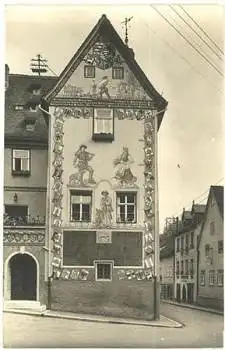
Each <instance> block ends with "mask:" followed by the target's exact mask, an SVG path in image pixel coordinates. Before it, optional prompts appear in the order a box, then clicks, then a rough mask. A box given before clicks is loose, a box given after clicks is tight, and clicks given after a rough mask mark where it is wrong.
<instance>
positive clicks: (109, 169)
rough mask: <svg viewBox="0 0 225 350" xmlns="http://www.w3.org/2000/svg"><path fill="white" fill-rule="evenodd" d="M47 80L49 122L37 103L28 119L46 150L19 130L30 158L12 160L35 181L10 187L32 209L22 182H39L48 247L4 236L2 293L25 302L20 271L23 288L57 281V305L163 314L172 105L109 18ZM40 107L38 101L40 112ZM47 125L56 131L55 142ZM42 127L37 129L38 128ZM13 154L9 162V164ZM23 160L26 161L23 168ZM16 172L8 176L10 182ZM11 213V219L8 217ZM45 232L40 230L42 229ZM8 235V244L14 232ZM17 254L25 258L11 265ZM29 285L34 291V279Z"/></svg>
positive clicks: (52, 298)
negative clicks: (162, 173)
mask: <svg viewBox="0 0 225 350" xmlns="http://www.w3.org/2000/svg"><path fill="white" fill-rule="evenodd" d="M36 79H38V78H36ZM43 80H45V79H43ZM47 81H48V79H47V78H46V82H47ZM49 84H50V85H51V86H48V89H47V91H48V92H47V93H45V94H44V97H43V98H41V107H40V108H41V109H42V111H43V110H44V111H45V112H43V116H42V115H41V114H40V112H39V110H40V108H39V107H38V108H37V109H36V107H35V108H34V109H35V111H34V112H33V111H32V112H31V113H33V114H32V118H31V117H29V118H28V119H29V123H30V119H31V120H32V121H33V116H34V119H35V120H36V119H38V121H39V122H41V125H43V129H44V130H45V134H44V141H45V148H44V149H42V150H41V151H40V154H39V152H38V150H39V148H40V147H41V146H39V144H40V143H38V136H37V137H36V138H35V137H34V134H30V133H31V131H28V129H29V130H30V128H31V129H32V130H33V127H31V126H29V127H28V129H26V132H25V134H24V133H22V135H23V136H24V138H25V139H26V147H25V146H23V145H20V141H21V140H22V137H21V134H20V133H19V134H17V136H19V138H17V142H18V143H17V144H16V145H15V147H18V149H21V147H22V149H23V150H25V152H22V153H18V154H17V153H16V154H14V153H12V154H13V156H14V158H16V157H20V158H19V159H20V161H15V162H14V161H12V163H13V164H14V163H15V164H17V166H18V167H19V164H20V167H21V166H24V167H25V168H22V170H25V172H27V171H28V170H30V168H29V166H28V165H29V164H31V166H32V167H31V172H30V171H29V175H30V177H29V178H27V179H28V180H29V181H30V182H28V181H27V180H25V181H24V182H23V183H21V180H20V182H19V183H18V184H16V183H15V180H16V179H14V177H13V181H12V182H11V186H13V192H12V191H11V192H12V195H13V196H14V192H15V193H17V201H18V203H19V202H20V203H21V204H24V203H26V201H25V199H24V197H23V196H22V194H21V193H23V194H24V191H23V192H20V191H21V188H22V186H24V188H25V187H28V186H32V190H29V192H30V197H29V198H32V202H31V203H32V204H30V206H32V205H36V206H35V207H33V209H32V210H30V212H29V214H30V213H31V215H34V214H39V215H42V214H43V213H44V212H45V208H46V213H47V214H46V227H47V229H46V235H45V241H44V238H43V236H42V238H40V242H39V241H37V240H38V239H39V238H37V239H36V236H37V235H35V233H34V230H33V229H32V232H31V233H30V240H29V243H24V242H25V241H26V242H27V236H26V235H24V231H22V233H21V234H20V235H19V236H18V233H17V236H18V237H19V238H16V235H15V241H13V244H12V243H11V242H12V241H11V242H8V241H7V240H6V241H7V244H8V245H7V247H6V246H5V247H4V251H5V254H6V269H5V279H6V280H7V281H8V282H7V287H6V289H5V290H6V291H7V290H8V289H9V290H10V291H11V295H10V292H9V293H8V294H7V298H8V299H12V291H14V293H15V296H16V299H18V298H20V293H19V291H17V290H16V287H13V286H15V285H16V282H15V283H14V282H13V279H12V278H11V275H10V274H11V271H13V270H12V266H15V269H16V268H17V269H18V270H19V271H20V272H21V275H22V277H23V278H24V285H28V284H30V278H31V275H32V276H34V275H35V276H37V281H38V282H37V284H38V285H39V289H40V288H42V286H43V285H44V282H47V281H48V280H49V278H51V279H52V280H51V289H50V288H49V294H48V299H49V302H50V303H49V305H48V306H51V307H52V308H53V309H58V310H60V309H61V310H68V311H76V312H89V313H97V314H109V315H117V316H123V317H124V316H125V315H126V316H135V317H140V318H143V317H144V318H148V319H152V318H153V317H158V316H159V315H158V310H159V234H158V193H157V180H158V176H157V131H158V129H159V127H160V124H161V121H162V118H163V115H164V112H165V109H166V106H167V102H166V101H165V100H164V98H162V96H161V95H160V94H158V92H157V91H156V90H155V89H154V88H153V86H152V85H151V84H150V82H149V81H148V79H147V78H146V76H145V74H144V73H143V71H142V70H141V69H140V67H139V66H138V64H137V62H136V61H135V59H134V53H133V51H132V50H131V49H130V48H128V46H127V45H125V44H124V43H123V41H122V40H121V39H120V37H119V36H118V34H117V33H116V31H115V30H114V28H113V27H112V25H111V23H110V22H109V21H108V19H107V18H106V16H105V15H103V16H102V17H101V19H100V20H99V22H98V23H97V24H96V26H95V27H94V29H93V30H92V31H91V33H90V34H89V36H88V37H87V39H86V40H85V41H84V43H83V44H82V45H81V47H80V49H79V50H78V51H77V53H76V54H75V55H74V57H73V58H72V59H71V61H70V62H69V63H68V65H67V66H66V67H65V69H64V70H63V72H62V74H61V75H60V77H59V78H58V79H57V80H54V79H52V80H51V79H49ZM28 85H29V84H28ZM9 89H10V81H9ZM20 89H21V86H20ZM21 91H22V90H21ZM33 91H36V90H33ZM33 95H35V96H36V92H35V94H34V93H33V94H32V97H34V96H33ZM23 102H24V101H23ZM25 102H26V101H25ZM32 102H33V101H32ZM39 103H40V98H39V99H37V100H36V104H35V106H37V105H38V104H39ZM9 105H10V108H12V107H11V104H10V103H9ZM31 109H33V104H32V106H31ZM29 113H30V112H29ZM24 115H25V113H24V111H22V112H20V119H19V120H18V123H17V124H19V125H20V122H22V120H23V116H24ZM43 118H44V119H43ZM6 119H7V113H6ZM12 120H15V118H14V119H13V118H12ZM16 120H17V119H16ZM44 121H45V122H46V125H48V128H49V131H48V136H49V138H48V141H47V128H46V125H45V124H44ZM11 123H12V124H13V121H11ZM29 123H28V124H29ZM25 124H27V122H26V123H25ZM13 125H14V124H13ZM17 126H18V125H17ZM9 130H12V127H11V124H9ZM35 130H36V131H37V132H38V130H40V129H39V128H38V122H37V124H36V126H35ZM36 131H35V132H36ZM29 135H31V136H29ZM37 135H38V133H37ZM41 135H42V133H41ZM28 136H29V137H28ZM27 137H28V138H27ZM39 137H40V134H39ZM31 141H32V142H33V143H34V144H35V147H36V148H35V147H33V146H32V147H33V148H35V151H33V148H32V147H31V146H30V144H31V145H32V144H33V143H32V142H31ZM47 145H48V151H47ZM7 147H9V148H13V147H14V145H13V146H12V145H11V144H9V146H7ZM38 147H39V148H38ZM42 148H43V147H42ZM30 149H31V151H30V154H27V153H26V152H27V150H30ZM36 150H37V151H36ZM6 152H7V151H6ZM47 152H48V153H47ZM28 153H29V152H28ZM10 154H11V153H8V158H7V159H10V162H11V159H12V158H10ZM30 155H31V156H32V157H36V158H35V159H37V161H35V159H33V158H32V163H31V162H30V161H29V159H30V158H29V157H28V156H30ZM38 157H39V158H38ZM24 158H25V159H28V160H26V161H25V163H24V160H23V159H24ZM42 158H43V163H42ZM21 164H22V165H21ZM24 164H25V165H24ZM27 164H28V165H27ZM6 165H7V163H6ZM33 167H34V168H33ZM7 169H9V164H8V165H7ZM46 174H47V180H46ZM9 175H10V174H9V170H6V180H5V181H6V184H5V185H7V186H9V184H8V182H7V181H9V179H8V177H9ZM27 175H28V174H27ZM31 175H32V176H31ZM19 179H21V177H20V178H19ZM22 179H23V180H24V178H23V177H22ZM31 179H34V180H33V181H34V182H32V181H31ZM46 183H47V192H46ZM15 186H19V188H17V187H15ZM34 186H35V189H34V188H33V187H34ZM42 187H43V188H44V190H43V191H42V192H41V191H40V188H42ZM34 191H35V192H34ZM44 191H45V192H44ZM29 192H28V191H27V192H26V196H28V193H29ZM39 192H40V193H41V195H40V197H41V196H42V197H41V199H40V202H37V201H38V200H36V199H35V200H34V198H39V197H37V195H36V193H39ZM34 193H35V196H34ZM6 198H7V201H6V204H10V203H11V202H10V201H11V200H12V198H11V197H10V196H9V199H8V197H6ZM42 198H43V201H42ZM45 198H46V199H47V201H46V203H47V204H46V205H45ZM27 201H28V199H27ZM28 204H29V203H28ZM28 204H26V205H28ZM41 210H42V212H41V213H39V211H41ZM22 214H24V213H22ZM22 214H20V216H24V215H22ZM25 214H26V213H25ZM9 215H10V216H12V215H11V214H10V212H9ZM10 230H12V229H11V228H10ZM44 230H45V227H44V226H43V229H42V231H43V233H44ZM4 231H5V227H4ZM18 232H19V231H18ZM10 235H11V236H10V240H11V239H12V238H11V237H12V236H13V235H12V234H11V233H10ZM5 237H6V236H5V234H4V239H5ZM7 237H8V236H7ZM13 237H14V236H13ZM21 237H22V238H21ZM34 237H35V238H34ZM38 237H39V235H38ZM7 239H8V238H7ZM13 239H14V238H13ZM18 239H20V246H21V248H18V244H17V240H18ZM32 239H34V244H33V243H32ZM14 242H15V243H14ZM44 243H45V247H44V246H43V245H44ZM28 244H29V245H28ZM8 247H9V248H8ZM7 249H8V250H7ZM11 252H12V253H13V254H17V255H16V257H18V259H17V258H16V259H15V261H14V260H13V262H12V260H11V254H12V253H11ZM24 252H25V254H24ZM44 252H45V255H44ZM35 254H36V255H35ZM28 255H32V257H33V259H34V260H35V261H36V264H37V265H35V264H34V263H31V260H29V261H28V260H27V265H25V258H24V257H25V256H26V257H28ZM28 259H29V258H28ZM8 261H11V262H12V263H10V264H9V263H8ZM21 261H22V262H21ZM32 261H33V260H32ZM29 262H30V265H29V264H28V263H29ZM32 264H33V266H34V265H35V267H32V268H29V269H30V271H31V272H30V273H29V274H27V275H26V266H32ZM10 268H11V270H10ZM35 269H36V270H35ZM35 271H36V272H37V275H36V274H35V273H34V272H35ZM31 281H32V284H33V285H35V278H34V277H33V279H31ZM13 283H14V284H13ZM48 287H50V286H49V285H48ZM13 288H14V289H15V290H14V289H13ZM37 290H38V289H37ZM43 290H44V287H43ZM40 294H41V292H40V291H39V292H37V293H36V294H34V292H33V294H32V298H31V295H29V293H26V294H25V295H23V299H26V300H31V299H35V300H41V302H43V303H44V302H45V303H46V298H43V299H40V298H41V297H40Z"/></svg>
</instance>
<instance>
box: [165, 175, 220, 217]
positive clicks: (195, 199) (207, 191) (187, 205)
mask: <svg viewBox="0 0 225 350" xmlns="http://www.w3.org/2000/svg"><path fill="white" fill-rule="evenodd" d="M223 180H224V177H222V178H221V179H220V180H218V181H217V182H216V183H215V184H214V185H213V186H216V185H218V184H220V183H221V182H222V181H223ZM209 189H210V188H208V189H207V190H206V191H205V192H203V193H202V194H200V195H199V196H197V197H196V198H194V199H193V200H192V202H188V203H187V204H186V205H184V208H186V207H189V206H190V205H192V203H193V201H194V202H196V201H197V199H199V198H201V197H202V196H204V195H205V194H206V193H207V196H205V197H204V198H203V199H201V201H200V200H199V201H198V204H199V203H202V202H203V201H204V200H205V199H207V198H208V193H209ZM179 213H180V212H179ZM179 213H178V212H176V213H175V214H173V215H172V216H177V215H178V214H179Z"/></svg>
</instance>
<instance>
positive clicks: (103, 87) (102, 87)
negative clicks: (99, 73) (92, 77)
mask: <svg viewBox="0 0 225 350" xmlns="http://www.w3.org/2000/svg"><path fill="white" fill-rule="evenodd" d="M108 84H109V78H108V77H107V76H105V77H103V78H102V80H101V81H100V83H99V84H98V89H99V96H100V98H102V97H103V95H105V96H106V97H107V98H110V95H109V90H108V87H107V85H108Z"/></svg>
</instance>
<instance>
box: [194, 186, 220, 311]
mask: <svg viewBox="0 0 225 350" xmlns="http://www.w3.org/2000/svg"><path fill="white" fill-rule="evenodd" d="M223 196H224V189H223V186H211V187H210V191H209V196H208V201H207V206H206V212H205V216H204V221H203V224H202V227H201V231H200V235H199V244H198V250H199V259H198V266H199V270H198V293H197V302H198V304H200V305H202V306H206V307H211V308H218V309H221V310H222V309H223V303H224V289H223V278H224V277H223V275H224V261H223V257H224V255H223V235H224V223H223V220H224V219H223V210H224V209H223V207H224V206H223V200H224V197H223Z"/></svg>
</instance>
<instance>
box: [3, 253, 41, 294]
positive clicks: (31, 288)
mask: <svg viewBox="0 0 225 350" xmlns="http://www.w3.org/2000/svg"><path fill="white" fill-rule="evenodd" d="M9 268H10V275H11V300H37V265H36V262H35V260H34V259H33V258H32V257H31V256H30V255H28V254H16V255H14V256H12V258H11V259H10V261H9Z"/></svg>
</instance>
